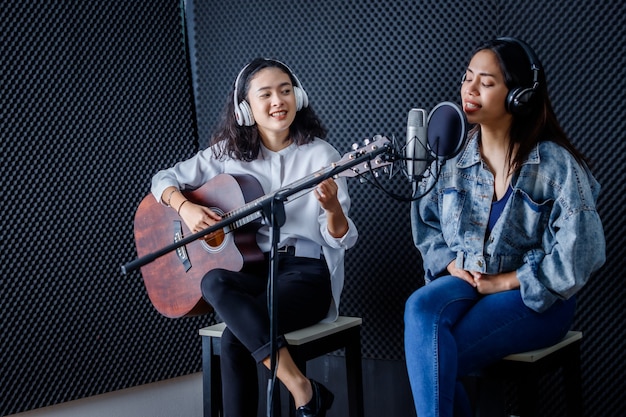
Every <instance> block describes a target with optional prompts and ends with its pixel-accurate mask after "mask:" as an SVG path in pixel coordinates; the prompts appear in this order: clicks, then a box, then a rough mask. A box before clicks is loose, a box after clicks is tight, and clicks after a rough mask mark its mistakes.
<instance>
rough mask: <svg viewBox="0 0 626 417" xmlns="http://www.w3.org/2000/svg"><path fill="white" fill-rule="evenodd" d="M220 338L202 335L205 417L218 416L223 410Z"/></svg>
mask: <svg viewBox="0 0 626 417" xmlns="http://www.w3.org/2000/svg"><path fill="white" fill-rule="evenodd" d="M219 355H220V339H219V338H213V337H209V336H203V337H202V392H203V397H204V400H203V410H204V417H218V416H220V415H221V411H222V377H221V375H220V373H221V370H220V356H219Z"/></svg>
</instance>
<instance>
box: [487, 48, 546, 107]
mask: <svg viewBox="0 0 626 417" xmlns="http://www.w3.org/2000/svg"><path fill="white" fill-rule="evenodd" d="M497 40H498V41H502V42H507V43H509V44H513V45H518V46H520V47H521V48H522V49H523V50H524V52H525V53H526V56H527V57H528V61H529V62H530V70H531V71H532V72H533V85H532V86H531V87H514V88H512V89H510V90H509V93H508V94H507V96H506V101H505V104H504V105H505V108H506V110H507V111H508V112H509V113H512V114H520V113H525V112H526V111H527V110H528V107H529V105H530V104H529V103H530V102H532V100H533V98H534V97H535V92H536V91H537V88H538V87H539V71H541V65H540V64H539V59H538V58H537V55H536V54H535V52H534V51H533V50H532V48H531V47H530V46H528V44H526V43H525V42H523V41H521V40H519V39H515V38H507V37H503V38H498V39H497Z"/></svg>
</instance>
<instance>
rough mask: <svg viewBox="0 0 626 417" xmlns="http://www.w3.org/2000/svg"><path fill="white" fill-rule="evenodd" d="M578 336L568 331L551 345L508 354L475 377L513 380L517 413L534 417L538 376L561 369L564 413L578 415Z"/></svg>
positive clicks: (579, 385)
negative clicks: (517, 405)
mask: <svg viewBox="0 0 626 417" xmlns="http://www.w3.org/2000/svg"><path fill="white" fill-rule="evenodd" d="M582 337H583V334H582V332H579V331H569V332H568V333H567V335H566V336H565V337H564V338H563V339H562V340H561V341H560V342H558V343H556V344H554V345H552V346H548V347H546V348H543V349H538V350H533V351H529V352H523V353H517V354H514V355H509V356H507V357H505V358H504V359H502V360H501V361H499V362H497V363H495V364H493V365H491V366H489V367H487V368H486V369H484V371H483V372H482V373H481V375H480V376H479V380H480V379H481V378H488V379H495V380H509V381H513V382H514V383H515V385H516V386H517V393H518V403H519V414H520V416H519V417H534V416H537V415H538V414H537V413H538V404H537V395H538V392H539V391H538V388H539V381H540V379H541V377H542V376H544V375H546V374H547V373H549V372H554V371H556V370H559V369H562V371H563V380H564V381H563V382H564V388H565V396H566V401H567V413H568V416H570V417H582V416H583V398H582V397H583V396H582V377H581V369H580V344H581V342H582ZM479 384H480V382H479Z"/></svg>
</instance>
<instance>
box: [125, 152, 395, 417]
mask: <svg viewBox="0 0 626 417" xmlns="http://www.w3.org/2000/svg"><path fill="white" fill-rule="evenodd" d="M390 150H392V151H393V149H392V148H391V147H390V146H389V144H385V145H383V146H381V147H379V148H377V149H374V150H371V151H369V152H367V153H364V154H361V155H360V156H358V151H357V156H355V157H354V158H349V159H348V160H347V161H346V162H344V163H342V164H341V165H337V166H330V167H327V168H324V169H322V170H320V171H319V172H316V173H314V174H312V175H309V176H308V177H305V178H304V179H302V180H299V181H296V182H294V183H292V184H290V185H287V186H285V187H284V188H282V189H280V190H278V191H276V192H274V193H272V194H270V195H268V196H266V197H265V198H261V199H260V200H259V201H258V202H257V203H256V204H254V205H253V206H251V207H250V208H248V209H246V210H242V211H241V212H239V213H237V214H235V215H233V216H229V217H228V218H227V219H224V220H220V221H219V222H217V223H215V224H214V225H213V226H210V227H207V228H206V229H204V230H201V231H199V232H197V233H194V234H191V235H189V236H187V237H185V238H182V239H180V240H178V241H176V242H174V243H171V244H169V245H167V246H165V247H164V248H162V249H160V250H158V251H155V252H153V253H151V254H148V255H145V256H143V257H142V258H138V259H135V260H134V261H131V262H129V263H127V264H125V265H123V266H122V273H123V274H126V273H128V272H129V271H133V270H135V269H137V268H139V267H141V266H143V265H146V264H148V263H150V262H152V261H154V260H155V259H157V258H159V257H161V256H163V255H165V254H167V253H169V252H171V251H174V250H176V249H178V248H179V247H181V246H183V245H187V244H189V243H191V242H193V241H195V240H198V239H200V238H202V237H204V236H206V235H208V234H210V233H213V232H215V231H217V230H219V229H222V228H224V227H226V226H228V225H230V224H231V223H234V222H236V221H237V220H240V219H243V218H244V217H247V216H250V215H251V214H254V213H256V212H259V211H261V213H262V215H263V216H264V217H265V219H266V220H267V222H268V224H269V226H270V230H271V248H270V270H269V278H268V298H269V301H268V310H269V316H270V351H271V354H270V371H271V378H270V381H269V383H268V392H267V413H268V414H267V415H268V417H271V416H273V415H274V414H273V411H274V410H273V392H274V388H275V381H276V378H275V376H276V369H277V368H276V365H277V354H278V352H277V349H276V339H277V338H278V314H277V313H278V309H277V306H278V302H277V296H276V291H275V288H276V282H275V281H276V276H277V272H278V243H279V240H280V228H281V226H282V225H283V224H284V223H285V218H286V216H285V206H284V204H285V202H287V201H288V198H289V197H290V196H292V195H294V194H297V193H299V192H301V191H304V190H307V189H309V188H313V187H315V186H316V185H317V184H319V183H320V182H322V181H324V180H326V179H328V178H332V177H335V176H337V175H338V174H340V173H341V172H343V171H346V170H348V169H350V168H352V167H354V166H356V165H359V164H362V163H363V162H364V161H366V160H372V159H374V157H375V156H377V155H379V154H382V153H385V152H389V151H390ZM364 172H367V171H364ZM355 173H356V175H361V174H360V173H359V171H358V170H355Z"/></svg>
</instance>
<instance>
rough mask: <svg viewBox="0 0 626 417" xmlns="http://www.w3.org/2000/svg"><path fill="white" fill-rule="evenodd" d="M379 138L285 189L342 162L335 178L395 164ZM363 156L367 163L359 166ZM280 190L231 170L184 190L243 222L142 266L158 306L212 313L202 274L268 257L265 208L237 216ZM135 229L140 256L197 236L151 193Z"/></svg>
mask: <svg viewBox="0 0 626 417" xmlns="http://www.w3.org/2000/svg"><path fill="white" fill-rule="evenodd" d="M373 139H374V141H373V142H366V145H365V146H364V147H362V148H359V149H356V150H355V151H353V152H349V153H347V154H346V155H344V156H343V158H342V159H341V160H340V161H339V162H336V163H334V164H332V165H331V166H330V167H326V168H323V169H321V170H319V171H317V172H315V173H313V174H311V175H309V176H307V177H305V178H303V179H301V180H298V181H296V182H294V183H292V184H290V185H288V186H286V187H283V188H282V189H281V190H284V189H287V188H290V189H293V188H294V185H298V184H303V183H305V182H307V181H310V180H312V179H314V178H319V176H320V175H324V174H329V173H330V170H334V171H337V170H338V169H341V168H340V167H342V166H349V168H346V169H345V170H343V171H340V172H338V173H336V174H334V175H333V177H342V176H344V177H356V176H359V175H362V174H364V173H366V172H368V171H371V170H375V169H378V168H381V167H384V166H386V165H389V164H391V163H392V162H390V161H388V160H384V159H382V158H380V157H378V155H380V154H382V153H383V152H386V149H388V143H389V139H387V138H385V137H383V136H375V137H374V138H373ZM357 158H358V159H363V161H365V162H364V163H362V164H359V165H353V164H354V161H355V160H356V159H357ZM311 189H312V188H311ZM279 191H280V190H278V191H275V192H272V193H270V194H268V195H263V190H262V188H261V185H260V184H259V182H258V181H257V180H256V179H255V178H254V177H252V176H250V175H229V174H220V175H217V176H216V177H214V178H213V179H211V180H210V181H208V182H207V183H206V184H204V185H203V186H202V187H200V188H198V189H196V190H192V191H186V190H185V191H183V194H184V195H185V197H186V198H187V199H189V200H190V201H192V202H194V203H197V204H201V205H204V206H206V207H209V208H211V209H212V210H214V211H216V212H217V213H218V214H220V215H221V216H222V219H223V220H228V219H229V217H230V218H235V219H237V220H233V221H232V222H230V223H228V222H227V223H228V226H226V227H224V228H222V229H220V230H217V231H215V232H213V233H210V234H208V235H205V236H203V237H202V238H200V239H197V240H193V241H192V242H191V243H190V244H186V245H182V246H179V247H178V248H177V249H176V250H173V251H170V252H168V253H167V254H165V255H163V256H160V257H157V258H156V259H154V260H153V261H152V262H149V263H147V264H145V265H143V266H141V274H142V277H143V281H144V284H145V286H146V290H147V292H148V297H149V298H150V301H151V303H152V305H153V306H154V307H155V308H156V310H157V311H158V312H159V313H161V314H162V315H164V316H166V317H170V318H178V317H184V316H194V315H199V314H205V313H209V312H211V311H212V307H211V306H210V305H209V304H208V303H207V302H206V301H204V299H203V298H202V292H201V289H200V281H201V280H202V277H203V276H204V275H205V274H206V273H207V272H208V271H210V270H212V269H215V268H223V269H228V270H231V271H240V270H241V269H242V268H243V266H244V264H248V263H251V262H257V261H260V260H262V259H263V253H262V252H261V250H260V249H259V247H258V246H257V244H256V231H257V230H258V228H259V227H260V225H261V222H260V219H261V216H262V213H261V211H260V210H259V211H255V212H253V214H250V215H248V216H246V217H243V218H240V219H239V218H238V217H240V216H236V215H237V214H244V213H246V212H248V211H250V208H251V207H252V206H255V207H258V206H262V205H263V203H264V202H265V201H267V200H269V199H272V198H274V196H275V194H276V193H277V192H279ZM309 191H310V190H309ZM288 202H289V201H287V203H288ZM134 233H135V245H136V247H137V255H138V256H139V257H140V258H141V257H144V256H146V255H149V254H152V253H154V252H156V251H158V250H159V249H162V248H164V247H166V246H167V245H171V244H172V243H176V242H179V241H180V240H181V239H183V238H184V237H185V236H189V235H191V234H192V233H191V231H190V230H189V229H188V228H187V226H186V225H185V222H184V221H183V220H182V219H181V218H180V216H179V215H178V214H177V213H176V211H175V210H173V209H171V208H169V207H166V206H164V205H162V204H160V203H159V202H158V201H157V200H156V199H155V198H154V196H152V194H148V195H147V196H146V197H145V198H144V199H143V200H142V201H141V203H140V204H139V207H138V208H137V212H136V213H135V219H134Z"/></svg>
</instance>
